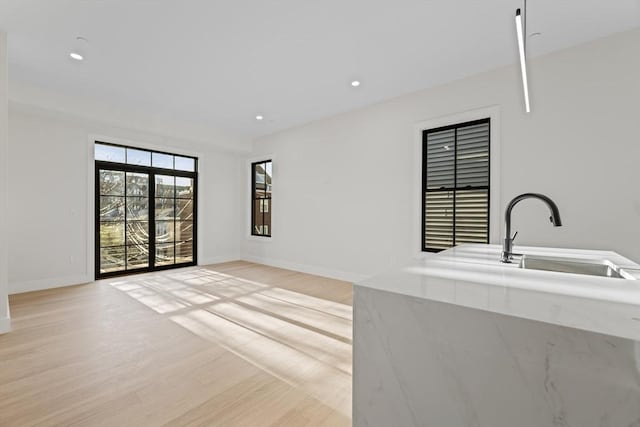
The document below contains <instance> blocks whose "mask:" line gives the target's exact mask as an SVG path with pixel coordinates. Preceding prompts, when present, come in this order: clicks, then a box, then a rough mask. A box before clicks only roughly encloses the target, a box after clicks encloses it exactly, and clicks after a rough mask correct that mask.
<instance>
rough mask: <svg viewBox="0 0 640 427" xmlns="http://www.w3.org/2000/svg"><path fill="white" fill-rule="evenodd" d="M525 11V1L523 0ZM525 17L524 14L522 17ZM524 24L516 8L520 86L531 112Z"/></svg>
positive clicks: (526, 105) (525, 104)
mask: <svg viewBox="0 0 640 427" xmlns="http://www.w3.org/2000/svg"><path fill="white" fill-rule="evenodd" d="M524 5H525V13H526V7H527V3H526V0H525V3H524ZM524 19H526V16H525V17H524ZM525 25H526V23H525V22H524V20H523V16H522V14H521V13H520V9H518V10H516V32H517V33H518V50H519V51H520V69H521V70H522V88H523V90H524V107H525V110H526V111H527V113H529V112H531V105H530V104H529V81H528V79H527V53H526V51H525V47H526V46H525V43H526V41H525V37H526V34H525V31H526V30H525Z"/></svg>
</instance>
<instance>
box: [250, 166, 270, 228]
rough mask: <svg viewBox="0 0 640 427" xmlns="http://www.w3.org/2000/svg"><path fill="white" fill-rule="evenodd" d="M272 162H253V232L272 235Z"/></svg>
mask: <svg viewBox="0 0 640 427" xmlns="http://www.w3.org/2000/svg"><path fill="white" fill-rule="evenodd" d="M272 176H273V173H272V162H271V160H265V161H261V162H255V163H252V164H251V234H252V235H253V236H263V237H271V191H272Z"/></svg>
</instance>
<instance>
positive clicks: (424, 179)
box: [421, 117, 491, 253]
mask: <svg viewBox="0 0 640 427" xmlns="http://www.w3.org/2000/svg"><path fill="white" fill-rule="evenodd" d="M479 124H487V125H488V139H489V141H488V163H487V168H488V171H487V172H488V173H487V185H482V186H470V185H467V186H464V187H458V186H457V182H458V177H457V173H458V165H457V163H458V162H457V159H458V129H460V128H464V127H468V126H474V125H479ZM452 129H453V130H455V136H454V154H453V158H454V167H453V170H454V179H453V187H441V188H432V189H428V188H427V187H428V185H427V161H428V159H427V136H428V135H429V134H431V133H436V132H443V131H447V130H452ZM464 190H486V191H487V236H486V242H484V243H487V244H488V243H489V240H490V233H491V209H490V208H491V118H490V117H487V118H484V119H478V120H471V121H467V122H461V123H455V124H452V125H447V126H441V127H437V128H432V129H424V130H423V131H422V214H421V218H422V227H421V229H422V235H421V242H422V243H421V246H422V252H431V253H438V252H442V251H444V250H446V249H441V248H429V247H427V224H426V219H427V218H426V215H427V210H426V208H427V193H437V192H440V193H446V192H453V214H452V216H453V229H452V241H453V245H452V246H451V247H455V246H456V196H457V194H456V193H457V192H458V191H464ZM447 249H450V248H447Z"/></svg>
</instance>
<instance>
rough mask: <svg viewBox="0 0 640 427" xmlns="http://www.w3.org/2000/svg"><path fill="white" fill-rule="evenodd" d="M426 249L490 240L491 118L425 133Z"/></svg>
mask: <svg viewBox="0 0 640 427" xmlns="http://www.w3.org/2000/svg"><path fill="white" fill-rule="evenodd" d="M423 179H424V182H423V190H424V191H423V196H424V199H423V202H424V203H423V208H424V209H423V214H424V217H423V219H424V221H423V226H424V229H423V250H427V251H439V250H443V249H446V248H449V247H451V246H454V245H457V244H462V243H488V235H489V119H486V120H481V121H476V122H471V123H463V124H460V125H455V126H448V127H446V128H439V129H434V130H428V131H425V132H424V137H423Z"/></svg>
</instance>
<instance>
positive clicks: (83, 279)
mask: <svg viewBox="0 0 640 427" xmlns="http://www.w3.org/2000/svg"><path fill="white" fill-rule="evenodd" d="M90 282H93V277H89V276H71V277H56V278H52V279H40V280H30V281H27V282H17V283H9V295H14V294H22V293H24V292H33V291H42V290H45V289H53V288H62V287H64V286H73V285H82V284H85V283H90Z"/></svg>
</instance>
